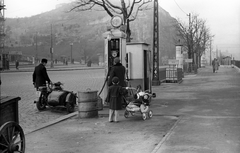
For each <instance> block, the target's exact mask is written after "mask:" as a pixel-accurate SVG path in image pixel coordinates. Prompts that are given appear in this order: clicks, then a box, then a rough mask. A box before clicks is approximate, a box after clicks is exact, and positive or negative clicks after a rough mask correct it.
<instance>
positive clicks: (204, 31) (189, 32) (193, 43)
mask: <svg viewBox="0 0 240 153" xmlns="http://www.w3.org/2000/svg"><path fill="white" fill-rule="evenodd" d="M178 23H179V26H178V32H179V36H180V37H181V38H182V39H183V46H184V47H185V49H186V50H187V51H188V58H189V59H193V63H194V64H195V65H196V66H197V67H201V56H202V55H203V53H204V52H205V50H206V49H208V48H209V47H210V41H211V38H212V37H213V36H211V33H210V29H209V28H208V27H207V25H206V21H205V20H203V19H201V18H198V15H196V14H194V15H192V16H190V18H189V23H188V25H187V24H184V23H183V22H182V21H180V20H178Z"/></svg>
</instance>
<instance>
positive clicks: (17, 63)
mask: <svg viewBox="0 0 240 153" xmlns="http://www.w3.org/2000/svg"><path fill="white" fill-rule="evenodd" d="M15 66H16V69H17V70H18V67H19V62H18V60H16V62H15Z"/></svg>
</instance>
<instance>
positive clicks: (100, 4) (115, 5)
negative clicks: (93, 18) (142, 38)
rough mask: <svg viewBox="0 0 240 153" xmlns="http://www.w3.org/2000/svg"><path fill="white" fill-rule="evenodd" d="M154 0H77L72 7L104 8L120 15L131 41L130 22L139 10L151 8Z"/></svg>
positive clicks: (80, 9)
mask: <svg viewBox="0 0 240 153" xmlns="http://www.w3.org/2000/svg"><path fill="white" fill-rule="evenodd" d="M150 2H152V0H120V2H119V1H116V0H115V1H113V0H111V2H110V0H77V1H76V5H75V6H74V7H73V8H72V9H71V11H72V10H77V11H87V10H98V11H99V10H104V11H106V12H107V14H108V15H109V16H111V17H113V16H114V15H119V16H121V17H122V18H123V24H124V25H125V26H126V28H125V33H126V34H127V42H130V41H131V38H130V36H131V30H130V22H132V21H134V20H135V19H136V17H137V15H138V12H139V11H142V10H146V9H150V8H151V5H149V4H150Z"/></svg>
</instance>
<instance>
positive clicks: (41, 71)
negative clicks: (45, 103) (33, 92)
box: [32, 58, 51, 90]
mask: <svg viewBox="0 0 240 153" xmlns="http://www.w3.org/2000/svg"><path fill="white" fill-rule="evenodd" d="M46 65H47V59H45V58H44V59H42V60H41V63H40V64H39V65H38V66H36V67H35V69H34V72H33V75H32V79H33V85H34V87H35V88H36V89H37V90H38V88H39V87H40V86H46V82H48V83H49V84H50V83H51V80H50V79H49V77H48V74H47V69H46Z"/></svg>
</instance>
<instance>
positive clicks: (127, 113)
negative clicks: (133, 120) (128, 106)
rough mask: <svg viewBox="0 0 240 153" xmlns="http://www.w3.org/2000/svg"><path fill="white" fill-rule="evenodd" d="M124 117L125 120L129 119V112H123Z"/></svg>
mask: <svg viewBox="0 0 240 153" xmlns="http://www.w3.org/2000/svg"><path fill="white" fill-rule="evenodd" d="M124 117H125V118H128V117H129V112H128V111H127V110H125V112H124Z"/></svg>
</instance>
